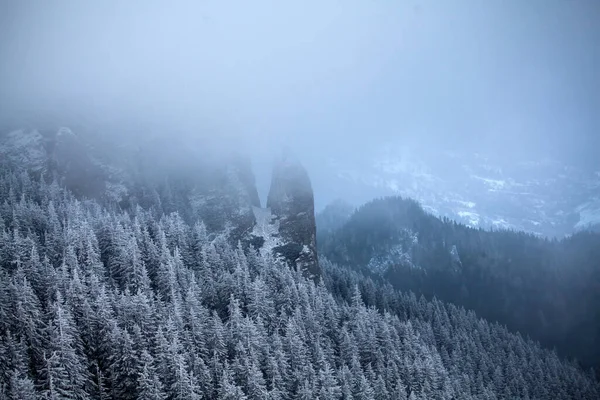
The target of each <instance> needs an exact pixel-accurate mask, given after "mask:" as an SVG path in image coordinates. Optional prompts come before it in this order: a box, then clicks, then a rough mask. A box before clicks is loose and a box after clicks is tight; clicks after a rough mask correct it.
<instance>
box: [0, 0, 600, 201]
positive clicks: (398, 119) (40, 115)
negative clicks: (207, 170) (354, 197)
mask: <svg viewBox="0 0 600 400" xmlns="http://www.w3.org/2000/svg"><path fill="white" fill-rule="evenodd" d="M0 7H1V8H0V109H1V112H2V118H3V121H5V124H9V123H13V122H6V121H21V120H30V121H34V120H36V119H38V120H43V119H44V118H50V119H55V120H58V121H63V120H64V121H72V120H78V121H84V122H85V123H92V124H93V123H102V124H106V125H110V126H114V127H116V128H114V129H118V126H119V124H125V123H129V124H137V123H139V124H141V125H140V126H146V127H148V126H150V127H154V130H155V131H157V132H160V134H164V135H174V134H177V135H191V136H195V137H200V138H202V139H203V140H204V139H206V140H209V139H211V140H213V141H214V140H217V141H218V142H220V143H225V144H226V146H227V147H231V146H233V147H236V148H239V149H241V150H243V151H245V152H249V153H250V154H252V156H253V160H254V164H255V166H256V168H257V171H258V175H259V183H260V184H262V183H261V182H263V181H264V180H265V179H264V178H263V175H262V172H261V171H263V170H264V169H265V168H266V165H267V164H268V163H269V162H270V159H271V157H272V154H274V153H275V152H277V151H278V149H280V148H281V147H282V146H284V145H285V146H289V147H291V148H293V149H295V151H296V153H297V154H298V156H299V158H300V159H301V160H302V161H303V162H304V163H305V164H306V166H307V167H308V169H309V172H310V173H311V176H313V177H315V176H318V174H319V171H321V170H323V169H324V168H327V166H326V164H324V161H325V160H327V159H330V158H335V159H344V160H346V161H347V162H352V160H353V159H360V158H361V156H362V155H363V154H365V152H369V151H375V150H376V149H377V148H378V147H380V146H384V145H386V144H389V143H398V142H400V143H406V144H411V145H415V146H418V147H419V148H432V149H433V148H435V149H445V148H448V149H453V150H460V151H468V152H475V151H477V152H484V153H485V152H492V153H494V154H496V155H498V154H500V155H501V156H502V157H505V158H506V159H508V160H510V159H513V158H514V159H517V158H519V159H521V158H541V157H559V158H564V159H568V160H569V161H571V162H586V163H597V156H596V154H597V150H596V149H598V148H600V140H599V139H598V136H600V76H599V75H600V46H598V43H600V23H598V21H600V2H598V1H596V0H573V1H567V0H529V1H519V0H514V1H467V0H452V1H450V0H447V1H433V0H431V1H386V0H378V1H358V0H340V1H333V0H319V1H313V0H308V1H293V2H292V1H275V0H273V1H268V0H254V1H233V0H221V1H212V0H205V1H169V2H167V1H148V0H146V1H134V0H130V1H118V2H117V1H96V2H92V1H52V2H49V1H27V0H25V1H11V0H4V1H2V3H1V5H0ZM124 121H127V122H124ZM313 179H314V178H313ZM316 185H317V186H318V187H319V188H322V190H326V186H327V182H321V181H318V179H317V183H316Z"/></svg>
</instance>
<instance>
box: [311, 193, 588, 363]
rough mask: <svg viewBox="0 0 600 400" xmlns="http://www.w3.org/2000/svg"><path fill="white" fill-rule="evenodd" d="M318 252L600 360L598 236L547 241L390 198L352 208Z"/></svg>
mask: <svg viewBox="0 0 600 400" xmlns="http://www.w3.org/2000/svg"><path fill="white" fill-rule="evenodd" d="M319 251H320V253H321V254H322V255H324V256H326V257H328V258H329V259H330V260H332V261H334V262H337V263H340V264H346V265H352V266H354V267H355V268H359V269H365V270H368V271H370V272H371V273H375V274H378V275H381V276H383V277H384V278H385V279H386V280H387V281H388V282H390V283H391V284H393V285H394V287H396V288H398V289H402V290H411V291H414V292H415V293H417V294H424V295H426V296H427V297H428V298H432V297H434V296H435V297H437V298H438V299H441V300H444V301H448V302H452V303H454V304H456V305H460V306H464V307H466V308H468V309H472V310H475V311H476V312H477V313H478V314H479V315H481V316H482V317H484V318H486V319H488V320H490V321H498V322H500V323H501V324H506V325H507V326H508V328H509V329H511V330H512V331H519V332H521V333H522V334H524V335H529V336H531V337H532V338H534V339H536V340H539V341H541V342H542V344H544V345H546V346H548V347H556V348H557V349H558V350H559V352H560V353H561V354H562V355H565V356H569V357H576V358H578V359H579V360H580V361H581V362H583V363H584V364H585V365H588V366H591V365H594V366H599V365H600V314H599V313H598V310H599V309H600V297H599V293H600V291H599V289H600V234H595V233H588V232H582V233H578V234H576V235H573V236H572V237H570V238H567V239H563V240H561V241H556V240H553V241H550V240H545V239H540V238H538V237H536V236H534V235H531V234H526V233H521V232H511V231H504V230H502V231H485V230H481V229H473V228H470V227H467V226H464V225H461V224H457V223H455V222H453V221H450V220H448V219H443V220H441V219H438V218H436V217H434V216H432V215H430V214H428V213H426V212H425V211H423V209H422V208H421V207H420V206H419V204H418V203H416V202H415V201H413V200H405V199H402V198H397V197H391V198H384V199H380V200H375V201H373V202H370V203H368V204H366V205H364V206H362V207H360V208H359V209H358V210H357V211H356V212H355V213H354V214H353V215H352V217H351V218H350V219H349V221H348V222H346V224H345V225H344V226H343V227H341V228H340V229H339V230H337V231H335V232H333V233H331V234H329V235H326V236H325V237H323V238H320V241H319Z"/></svg>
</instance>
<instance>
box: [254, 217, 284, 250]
mask: <svg viewBox="0 0 600 400" xmlns="http://www.w3.org/2000/svg"><path fill="white" fill-rule="evenodd" d="M252 211H253V212H254V218H256V224H255V225H254V229H253V230H252V234H253V235H254V236H258V237H261V238H263V239H264V240H265V242H264V244H263V246H262V247H261V249H260V253H261V255H263V256H267V255H272V254H273V249H274V248H275V247H277V246H281V244H282V243H281V239H280V237H279V220H277V219H276V218H275V216H274V215H273V214H272V213H271V209H270V208H260V207H252Z"/></svg>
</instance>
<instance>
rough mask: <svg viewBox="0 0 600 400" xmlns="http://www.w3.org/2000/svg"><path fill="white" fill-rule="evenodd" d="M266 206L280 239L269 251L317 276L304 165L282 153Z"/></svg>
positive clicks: (309, 191)
mask: <svg viewBox="0 0 600 400" xmlns="http://www.w3.org/2000/svg"><path fill="white" fill-rule="evenodd" d="M267 207H268V208H270V209H271V213H272V214H273V216H274V218H275V219H276V220H277V222H278V224H279V235H280V241H281V243H283V244H282V245H280V246H277V247H275V248H274V249H273V251H274V252H275V253H276V254H278V255H280V256H282V257H284V258H285V259H286V260H287V261H288V262H289V263H290V264H291V265H292V266H294V267H296V268H298V269H300V270H301V271H302V272H303V273H304V274H305V275H306V276H309V277H313V278H316V277H318V276H319V275H320V267H319V261H318V257H317V243H316V236H317V230H316V224H315V213H314V209H315V205H314V195H313V191H312V186H311V183H310V179H309V177H308V174H307V172H306V170H305V169H304V167H302V165H301V164H300V163H299V162H298V161H296V160H294V159H293V158H292V157H291V156H289V155H285V156H283V157H282V158H281V159H280V160H279V161H278V162H277V163H276V165H275V167H274V168H273V176H272V179H271V189H270V191H269V196H268V198H267Z"/></svg>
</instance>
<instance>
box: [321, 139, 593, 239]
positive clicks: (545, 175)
mask: <svg viewBox="0 0 600 400" xmlns="http://www.w3.org/2000/svg"><path fill="white" fill-rule="evenodd" d="M330 164H331V170H332V171H334V172H333V174H334V176H332V177H331V178H330V179H331V180H332V181H340V183H339V185H338V187H344V186H345V188H344V189H341V191H342V193H344V196H342V197H343V198H346V199H348V200H350V201H353V200H354V201H355V199H357V198H358V200H359V201H361V202H364V201H367V200H368V195H369V194H370V198H375V197H380V196H386V195H400V196H403V197H410V198H414V199H416V200H417V201H419V202H420V203H421V204H422V205H423V207H424V208H425V210H427V211H429V212H431V213H433V214H435V215H439V216H446V217H449V218H451V219H454V220H456V221H459V222H462V223H464V224H466V225H469V226H471V227H483V228H492V229H495V228H507V229H514V230H522V231H526V232H531V233H534V234H536V235H542V236H548V237H563V236H565V235H569V234H571V233H573V232H575V231H578V230H582V229H587V228H593V227H594V226H597V225H598V224H600V170H594V169H591V168H584V167H577V166H573V165H569V164H566V163H563V162H560V161H558V160H551V159H546V160H514V159H513V157H511V155H510V154H507V155H498V154H497V155H483V154H471V153H461V152H451V151H435V150H431V149H425V148H416V147H408V146H388V147H386V148H384V149H381V150H380V151H377V152H375V153H370V154H367V155H365V156H364V160H362V163H360V164H357V163H356V162H355V160H354V161H353V163H352V164H346V163H344V162H343V161H342V160H340V159H338V160H331V161H330ZM342 182H343V183H342ZM338 196H339V193H338Z"/></svg>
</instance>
